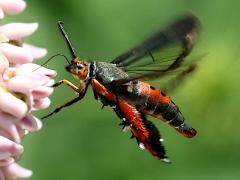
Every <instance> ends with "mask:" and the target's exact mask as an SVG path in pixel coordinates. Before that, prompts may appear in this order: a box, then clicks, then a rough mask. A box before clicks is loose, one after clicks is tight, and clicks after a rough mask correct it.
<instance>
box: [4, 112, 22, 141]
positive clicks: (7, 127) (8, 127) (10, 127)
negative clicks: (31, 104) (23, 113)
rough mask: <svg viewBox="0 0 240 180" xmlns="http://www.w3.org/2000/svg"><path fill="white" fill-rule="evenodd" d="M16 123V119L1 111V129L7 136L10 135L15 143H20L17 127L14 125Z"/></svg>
mask: <svg viewBox="0 0 240 180" xmlns="http://www.w3.org/2000/svg"><path fill="white" fill-rule="evenodd" d="M16 121H17V119H16V117H14V116H10V115H9V114H6V113H3V112H1V111H0V128H1V129H2V130H3V131H5V132H6V133H7V134H9V136H10V137H11V139H12V140H13V141H15V142H17V143H20V142H21V138H20V135H19V133H18V130H17V127H16V125H15V124H14V122H16Z"/></svg>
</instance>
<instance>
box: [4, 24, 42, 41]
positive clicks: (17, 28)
mask: <svg viewBox="0 0 240 180" xmlns="http://www.w3.org/2000/svg"><path fill="white" fill-rule="evenodd" d="M37 28H38V23H9V24H6V25H3V26H1V27H0V33H3V34H5V35H6V36H7V37H8V38H9V39H12V40H20V39H21V38H24V37H26V36H30V35H31V34H33V33H34V32H35V31H36V30H37Z"/></svg>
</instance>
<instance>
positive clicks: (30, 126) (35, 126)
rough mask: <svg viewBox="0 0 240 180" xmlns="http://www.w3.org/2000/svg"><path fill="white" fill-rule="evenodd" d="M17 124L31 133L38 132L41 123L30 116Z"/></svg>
mask: <svg viewBox="0 0 240 180" xmlns="http://www.w3.org/2000/svg"><path fill="white" fill-rule="evenodd" d="M19 123H20V124H21V125H22V127H23V129H26V130H28V131H31V132H34V131H38V130H40V129H41V128H42V122H41V121H40V120H39V119H38V118H36V117H34V116H31V115H27V116H25V117H24V118H23V119H22V121H21V122H19Z"/></svg>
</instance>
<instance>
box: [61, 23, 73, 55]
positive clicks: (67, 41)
mask: <svg viewBox="0 0 240 180" xmlns="http://www.w3.org/2000/svg"><path fill="white" fill-rule="evenodd" d="M63 24H64V23H63V22H62V21H58V28H59V30H60V31H61V33H62V35H63V37H64V39H65V41H66V43H67V46H68V49H69V50H70V53H71V55H72V58H73V59H75V58H77V56H76V54H75V51H74V48H73V46H72V44H71V42H70V40H69V38H68V35H67V33H66V31H65V30H64V27H63Z"/></svg>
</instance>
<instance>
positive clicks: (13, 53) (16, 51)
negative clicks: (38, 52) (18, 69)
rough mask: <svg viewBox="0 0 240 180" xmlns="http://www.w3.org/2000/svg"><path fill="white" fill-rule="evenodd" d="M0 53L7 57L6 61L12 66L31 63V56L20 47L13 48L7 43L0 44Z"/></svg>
mask: <svg viewBox="0 0 240 180" xmlns="http://www.w3.org/2000/svg"><path fill="white" fill-rule="evenodd" d="M0 51H1V52H2V53H3V55H5V56H6V57H7V59H8V60H9V61H10V62H11V63H14V64H23V63H28V62H32V61H33V56H32V54H31V53H29V51H26V50H25V49H23V48H22V47H18V46H14V45H11V44H8V43H1V44H0Z"/></svg>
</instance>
